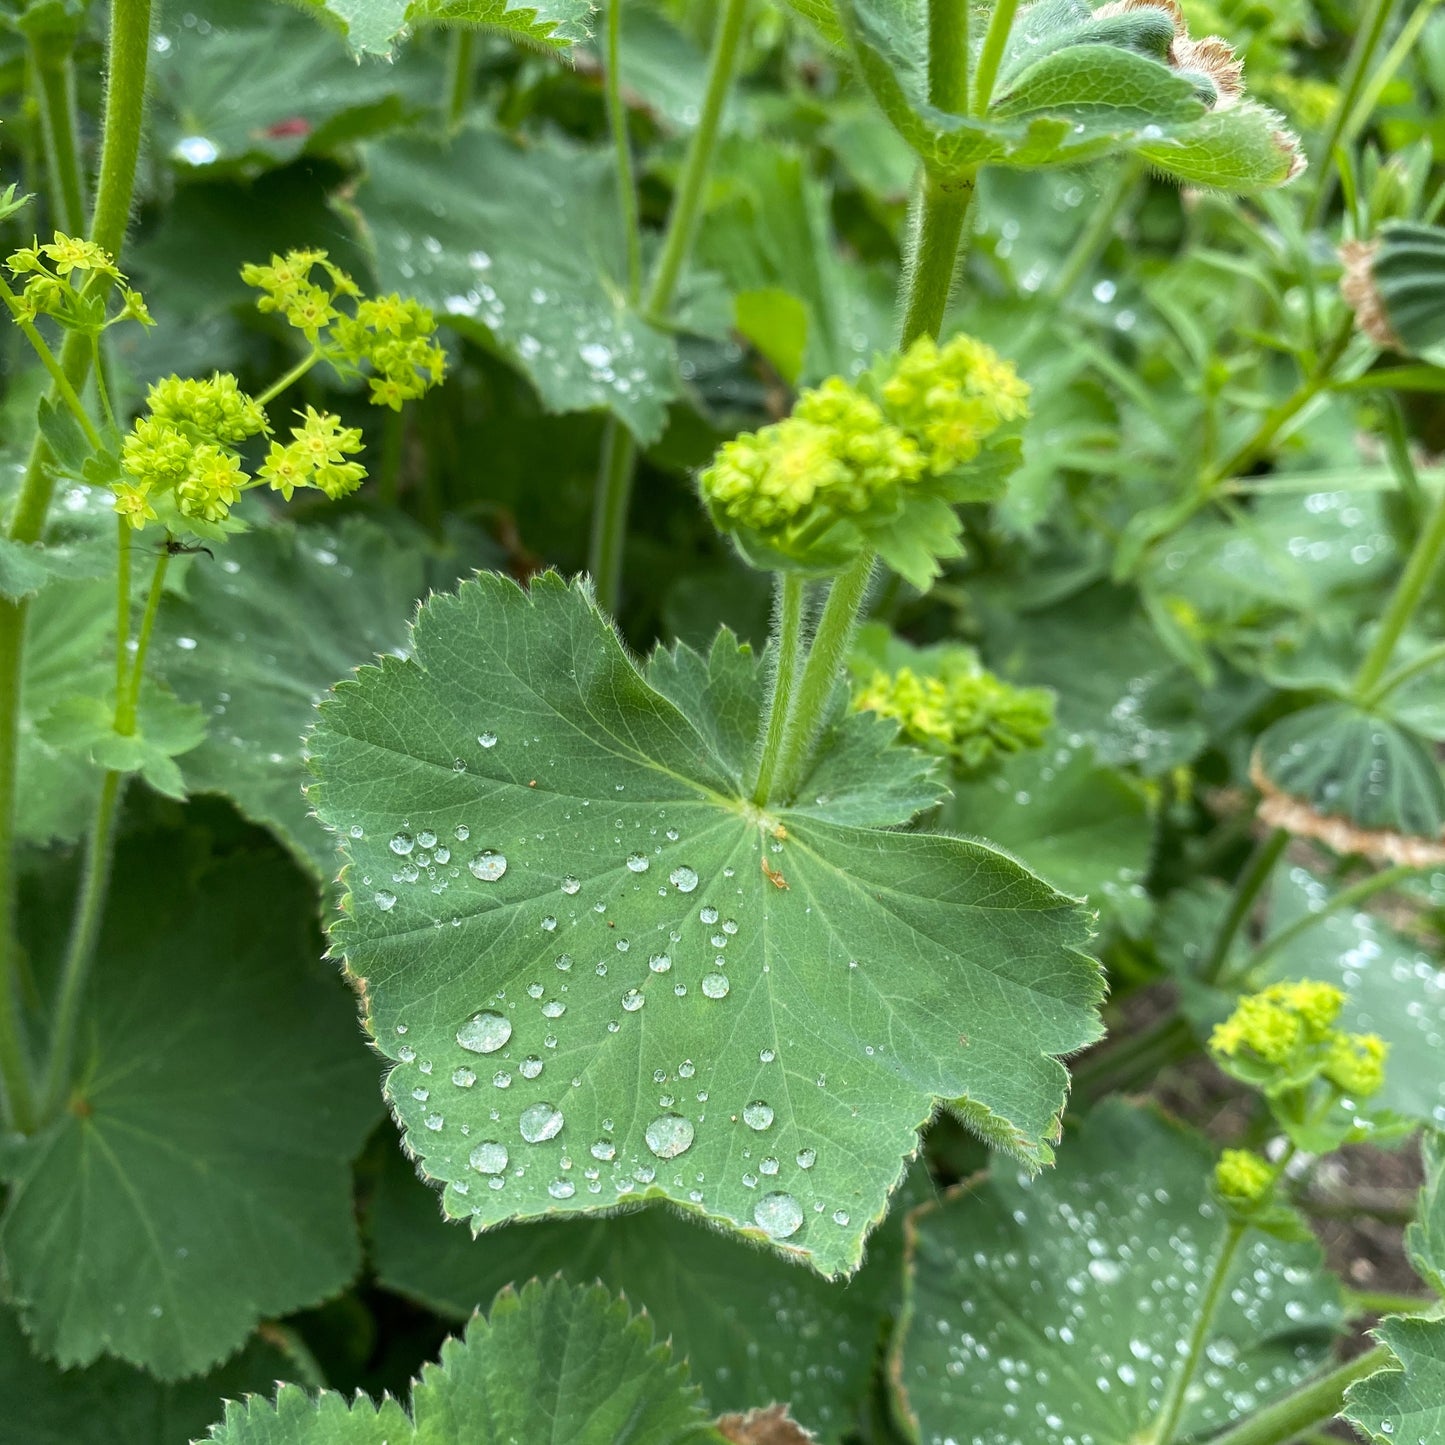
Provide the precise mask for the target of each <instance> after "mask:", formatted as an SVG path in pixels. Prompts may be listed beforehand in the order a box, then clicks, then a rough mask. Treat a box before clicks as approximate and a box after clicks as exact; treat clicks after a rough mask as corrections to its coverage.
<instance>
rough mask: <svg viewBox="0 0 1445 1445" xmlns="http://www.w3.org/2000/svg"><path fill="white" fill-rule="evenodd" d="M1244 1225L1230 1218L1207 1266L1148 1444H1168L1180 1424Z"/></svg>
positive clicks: (1236, 1252) (1237, 1249) (1242, 1234)
mask: <svg viewBox="0 0 1445 1445" xmlns="http://www.w3.org/2000/svg"><path fill="white" fill-rule="evenodd" d="M1244 1232H1245V1226H1244V1225H1243V1224H1242V1223H1240V1222H1239V1221H1238V1220H1230V1222H1229V1228H1228V1232H1227V1233H1226V1234H1225V1236H1224V1242H1223V1243H1222V1244H1221V1245H1220V1247H1219V1252H1218V1254H1216V1255H1215V1256H1214V1263H1213V1265H1212V1266H1211V1267H1210V1273H1209V1284H1208V1285H1207V1286H1206V1288H1205V1291H1204V1298H1203V1299H1202V1300H1201V1301H1200V1303H1199V1313H1198V1314H1197V1315H1196V1316H1195V1317H1194V1328H1193V1329H1192V1330H1191V1331H1190V1332H1189V1346H1188V1349H1187V1351H1186V1352H1185V1355H1184V1359H1183V1360H1182V1361H1181V1362H1180V1365H1179V1367H1178V1369H1176V1370H1175V1372H1174V1375H1173V1377H1172V1378H1171V1379H1170V1381H1169V1388H1168V1390H1167V1391H1165V1394H1164V1403H1163V1404H1162V1405H1161V1406H1160V1408H1159V1418H1158V1420H1157V1422H1156V1423H1155V1425H1154V1428H1153V1430H1152V1431H1151V1432H1150V1434H1149V1436H1148V1442H1149V1445H1169V1442H1170V1441H1171V1440H1173V1439H1174V1432H1175V1430H1176V1429H1178V1427H1179V1418H1180V1416H1181V1415H1183V1413H1184V1397H1185V1395H1186V1394H1187V1393H1188V1390H1189V1385H1190V1382H1191V1381H1192V1380H1193V1379H1194V1376H1195V1373H1196V1371H1197V1370H1198V1369H1199V1363H1200V1361H1201V1360H1202V1359H1203V1357H1204V1344H1205V1341H1206V1340H1207V1339H1208V1338H1209V1326H1210V1325H1211V1324H1212V1323H1213V1320H1214V1313H1215V1311H1216V1310H1217V1309H1218V1308H1219V1301H1220V1299H1221V1298H1222V1297H1223V1295H1224V1286H1225V1285H1226V1284H1227V1283H1228V1280H1229V1271H1230V1268H1231V1266H1232V1265H1233V1264H1234V1257H1235V1255H1236V1254H1238V1252H1239V1244H1240V1241H1241V1240H1242V1239H1243V1238H1244Z"/></svg>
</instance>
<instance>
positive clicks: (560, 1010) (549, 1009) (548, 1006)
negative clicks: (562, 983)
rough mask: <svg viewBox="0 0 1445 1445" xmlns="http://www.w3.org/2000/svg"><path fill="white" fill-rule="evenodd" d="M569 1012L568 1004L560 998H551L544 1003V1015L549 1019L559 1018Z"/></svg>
mask: <svg viewBox="0 0 1445 1445" xmlns="http://www.w3.org/2000/svg"><path fill="white" fill-rule="evenodd" d="M566 1012H567V1005H566V1004H565V1003H563V1002H562V1000H561V999H559V998H549V999H548V1000H547V1002H546V1003H544V1004H543V1005H542V1017H543V1018H548V1019H559V1018H561V1017H562V1015H563V1014H564V1013H566Z"/></svg>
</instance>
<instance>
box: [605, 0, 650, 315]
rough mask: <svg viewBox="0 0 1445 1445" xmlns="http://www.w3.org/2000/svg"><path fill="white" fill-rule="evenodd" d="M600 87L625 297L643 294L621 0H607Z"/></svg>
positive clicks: (629, 298) (639, 224)
mask: <svg viewBox="0 0 1445 1445" xmlns="http://www.w3.org/2000/svg"><path fill="white" fill-rule="evenodd" d="M605 66H606V69H605V71H604V73H603V89H604V93H605V95H606V97H607V125H608V129H609V130H610V131H611V132H612V152H613V157H614V159H615V161H616V165H617V204H618V205H619V206H620V207H621V208H622V231H623V235H624V236H625V238H626V241H627V299H628V300H629V301H632V302H634V303H635V302H636V301H637V299H638V297H639V296H640V295H641V294H642V222H641V220H640V219H639V218H638V214H637V181H636V178H635V177H634V176H633V173H632V141H631V138H630V137H629V136H628V134H627V107H626V105H624V104H623V100H622V0H608V5H607V59H606V61H605Z"/></svg>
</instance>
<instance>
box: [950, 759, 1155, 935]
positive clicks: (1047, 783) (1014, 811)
mask: <svg viewBox="0 0 1445 1445" xmlns="http://www.w3.org/2000/svg"><path fill="white" fill-rule="evenodd" d="M954 791H955V796H954V798H953V799H952V801H951V802H949V803H946V804H945V805H944V812H943V824H944V826H945V827H947V828H949V829H951V830H956V831H958V832H962V833H965V834H973V835H978V836H985V835H986V836H987V837H988V838H989V839H991V840H992V841H993V842H994V843H995V844H997V845H998V846H999V847H1001V848H1007V849H1008V850H1009V851H1010V852H1011V853H1013V854H1015V855H1016V856H1018V857H1019V858H1022V859H1023V860H1024V861H1025V862H1026V863H1027V864H1028V866H1029V867H1030V868H1032V869H1034V870H1035V871H1036V872H1037V873H1038V874H1039V875H1040V876H1041V877H1043V878H1046V879H1048V881H1049V882H1050V883H1052V884H1053V885H1054V886H1055V887H1056V888H1058V889H1061V890H1062V891H1063V892H1065V893H1072V894H1075V895H1077V896H1080V897H1083V898H1086V899H1087V900H1088V902H1089V905H1090V906H1091V907H1093V908H1097V909H1102V910H1103V911H1104V913H1105V915H1106V916H1109V917H1115V918H1118V919H1119V920H1120V921H1121V922H1123V923H1124V924H1125V925H1126V926H1127V927H1128V928H1129V930H1130V931H1131V932H1136V931H1137V930H1138V929H1139V928H1141V927H1142V926H1143V925H1144V923H1146V922H1147V919H1148V915H1149V900H1148V896H1147V895H1146V894H1145V892H1144V887H1143V879H1144V875H1145V873H1146V871H1147V870H1148V866H1149V852H1150V847H1151V845H1152V843H1153V837H1154V825H1153V821H1152V819H1151V817H1150V808H1149V803H1148V800H1147V798H1146V796H1145V794H1144V791H1143V789H1142V788H1141V787H1140V786H1139V785H1138V784H1137V783H1136V782H1134V780H1133V779H1131V778H1129V777H1128V776H1127V775H1125V774H1123V773H1120V772H1118V771H1116V770H1115V769H1113V768H1105V767H1101V766H1100V765H1099V764H1098V763H1097V762H1095V761H1094V759H1093V757H1092V756H1091V755H1090V750H1089V749H1088V748H1085V747H1070V746H1069V744H1068V743H1067V742H1056V743H1054V744H1051V745H1049V746H1047V747H1045V748H1043V749H1041V750H1038V751H1034V752H1025V753H1019V754H1017V755H1016V756H1014V757H1011V758H1007V759H1005V760H1003V762H1002V764H1001V766H1000V767H999V769H998V770H997V772H996V773H994V774H993V775H992V776H989V777H986V778H983V779H980V780H979V781H977V782H962V783H958V784H956V785H955V790H954Z"/></svg>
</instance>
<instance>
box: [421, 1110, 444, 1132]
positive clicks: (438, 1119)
mask: <svg viewBox="0 0 1445 1445" xmlns="http://www.w3.org/2000/svg"><path fill="white" fill-rule="evenodd" d="M422 1123H423V1124H425V1125H426V1126H427V1128H428V1129H430V1130H431V1131H432V1133H433V1134H435V1133H436V1132H437V1130H438V1129H440V1128H441V1126H442V1125H443V1124H445V1123H446V1120H445V1119H443V1118H442V1116H441V1115H440V1114H428V1115H427V1116H426V1118H425V1119H423V1120H422Z"/></svg>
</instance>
